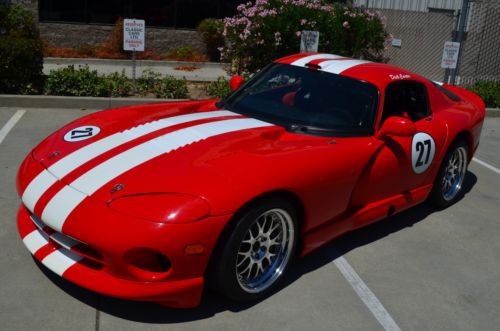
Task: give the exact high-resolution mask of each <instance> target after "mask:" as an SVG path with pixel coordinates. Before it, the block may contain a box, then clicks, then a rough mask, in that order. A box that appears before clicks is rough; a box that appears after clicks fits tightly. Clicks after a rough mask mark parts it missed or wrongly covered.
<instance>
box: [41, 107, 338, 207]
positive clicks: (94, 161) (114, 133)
mask: <svg viewBox="0 0 500 331" xmlns="http://www.w3.org/2000/svg"><path fill="white" fill-rule="evenodd" d="M213 108H215V107H214V106H213V102H212V109H213ZM90 127H92V128H96V129H94V131H93V133H92V134H90V135H89V134H88V132H90V131H88V130H89V129H88V128H90ZM75 130H76V131H78V132H77V134H76V136H77V137H79V138H77V139H75V141H72V140H71V137H70V136H69V135H71V133H72V132H73V131H75ZM81 135H87V136H85V137H84V139H81V140H80V138H81ZM68 136H69V138H68ZM327 140H328V139H327V138H320V137H313V136H305V135H297V134H291V133H288V132H287V131H286V130H284V128H282V127H280V126H275V125H273V124H271V123H267V122H263V121H260V120H257V119H252V118H248V117H244V116H242V115H239V114H236V113H232V112H229V111H225V110H210V106H209V103H207V102H188V103H179V104H169V105H163V106H158V105H156V106H142V107H130V108H122V109H117V110H111V111H104V112H98V113H94V114H92V115H89V116H86V117H84V118H81V119H79V120H77V121H75V122H73V123H70V124H69V125H67V126H66V127H64V128H62V129H61V130H59V131H57V132H55V133H54V134H53V135H51V136H50V137H49V138H47V139H46V140H45V141H44V142H43V143H42V144H40V145H39V146H38V147H37V148H36V149H35V150H34V152H33V156H34V158H35V159H36V160H38V161H39V162H40V163H42V164H43V166H44V167H45V168H46V169H47V170H48V171H49V172H50V173H51V174H52V175H54V176H55V177H56V178H57V179H58V180H60V181H62V182H64V183H65V184H66V185H68V186H70V187H72V188H73V189H75V190H77V191H79V192H81V193H83V194H85V195H87V196H92V197H94V198H97V199H99V200H101V201H105V202H108V201H110V200H112V199H115V198H118V197H121V196H125V195H135V194H147V193H159V192H163V193H185V194H191V195H196V196H199V197H206V198H207V199H208V200H209V198H210V195H211V194H213V193H214V192H217V191H221V190H233V189H234V188H235V185H238V184H237V178H240V177H241V176H242V174H243V175H244V176H246V177H247V178H248V177H253V176H258V174H257V173H256V172H259V171H265V169H266V167H267V168H269V169H270V168H276V167H271V166H270V165H271V164H275V165H276V162H280V161H279V160H280V159H281V158H280V156H282V155H287V154H288V155H289V154H290V153H293V152H294V151H297V150H304V149H308V148H314V146H318V145H324V144H325V142H326V141H327ZM263 169H264V170H263Z"/></svg>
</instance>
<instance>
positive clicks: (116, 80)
mask: <svg viewBox="0 0 500 331" xmlns="http://www.w3.org/2000/svg"><path fill="white" fill-rule="evenodd" d="M106 85H107V88H108V91H109V95H110V96H112V97H126V96H128V95H130V92H131V91H132V83H131V82H130V80H129V79H128V78H127V76H125V70H123V71H122V72H121V74H120V73H117V72H114V73H112V74H109V75H107V76H106Z"/></svg>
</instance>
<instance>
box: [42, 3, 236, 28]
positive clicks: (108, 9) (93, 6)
mask: <svg viewBox="0 0 500 331" xmlns="http://www.w3.org/2000/svg"><path fill="white" fill-rule="evenodd" d="M243 2H245V1H238V0H215V1H214V0H104V1H103V0H72V1H68V0H40V1H39V12H40V21H42V22H44V21H45V22H68V23H72V22H73V23H87V24H114V23H115V22H116V20H117V19H118V18H120V17H125V18H140V19H144V20H146V25H148V26H157V27H172V28H180V29H194V28H196V26H197V25H198V23H199V22H200V21H201V20H202V19H204V18H207V17H216V18H223V17H227V16H232V15H234V14H235V13H236V7H237V6H238V5H239V4H240V3H243Z"/></svg>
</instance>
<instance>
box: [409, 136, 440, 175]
mask: <svg viewBox="0 0 500 331" xmlns="http://www.w3.org/2000/svg"><path fill="white" fill-rule="evenodd" d="M435 153H436V143H435V142H434V139H432V137H431V136H430V135H429V134H427V133H424V132H418V133H416V134H415V135H414V136H413V141H412V143H411V165H412V168H413V171H414V172H415V173H416V174H421V173H423V172H425V171H426V170H427V169H429V166H430V165H431V163H432V160H434V154H435Z"/></svg>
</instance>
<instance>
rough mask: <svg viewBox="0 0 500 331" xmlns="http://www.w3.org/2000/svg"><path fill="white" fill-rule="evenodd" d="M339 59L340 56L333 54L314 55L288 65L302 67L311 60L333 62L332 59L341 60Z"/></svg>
mask: <svg viewBox="0 0 500 331" xmlns="http://www.w3.org/2000/svg"><path fill="white" fill-rule="evenodd" d="M341 58H342V56H340V55H335V54H314V55H309V56H306V57H303V58H300V59H298V60H296V61H294V62H292V63H290V64H291V65H294V66H299V67H303V66H305V65H306V64H308V63H309V62H311V61H313V60H319V59H328V60H333V59H341Z"/></svg>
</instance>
